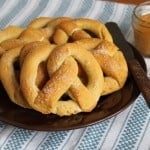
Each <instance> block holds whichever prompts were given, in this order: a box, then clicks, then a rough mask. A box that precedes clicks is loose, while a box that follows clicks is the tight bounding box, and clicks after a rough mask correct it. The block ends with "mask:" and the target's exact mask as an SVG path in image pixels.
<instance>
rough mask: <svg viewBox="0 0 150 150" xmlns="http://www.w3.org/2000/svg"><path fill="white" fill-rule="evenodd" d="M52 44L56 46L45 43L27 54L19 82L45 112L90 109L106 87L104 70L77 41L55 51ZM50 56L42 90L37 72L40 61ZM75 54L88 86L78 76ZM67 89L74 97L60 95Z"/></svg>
mask: <svg viewBox="0 0 150 150" xmlns="http://www.w3.org/2000/svg"><path fill="white" fill-rule="evenodd" d="M53 48H54V46H45V47H43V49H42V51H41V50H40V49H38V48H37V49H36V50H34V51H33V53H30V54H28V55H27V57H25V60H24V63H23V65H22V70H21V77H20V83H21V89H22V91H23V93H24V96H25V97H26V99H27V101H28V103H29V104H30V106H31V107H32V108H34V109H36V110H37V111H40V112H42V113H44V114H47V113H51V112H52V113H55V114H58V115H60V116H63V115H71V114H76V113H78V112H81V111H86V112H87V111H91V110H92V109H93V108H94V107H95V106H96V104H97V102H98V100H99V97H100V95H101V92H102V87H103V74H102V71H101V69H100V67H99V65H98V63H97V62H96V60H95V59H94V57H93V56H92V55H91V54H90V53H89V52H88V51H87V50H85V49H83V48H80V47H79V46H78V45H77V44H66V45H63V46H60V47H58V48H56V49H54V50H53V51H52V49H53ZM79 50H81V51H80V52H79ZM51 51H52V53H51ZM50 53H51V54H50ZM49 54H50V56H49ZM48 56H49V59H48V65H47V67H48V72H49V75H50V80H48V81H47V83H46V84H45V86H44V87H43V88H42V90H40V89H38V88H37V86H36V85H35V78H36V72H37V68H38V65H39V63H40V62H41V61H45V60H46V59H47V58H48ZM73 58H75V59H76V60H78V61H79V63H80V64H81V65H82V66H83V68H84V69H85V71H86V73H87V76H88V83H87V85H86V86H87V87H86V86H85V85H84V84H83V83H82V82H81V81H80V79H79V78H78V77H77V73H78V65H77V63H76V61H75V59H73ZM93 66H94V67H93ZM93 72H94V73H93ZM26 77H28V78H26ZM68 89H69V90H68ZM66 92H67V93H68V94H69V96H70V98H71V100H68V101H61V100H60V98H61V96H62V95H63V94H64V93H66Z"/></svg>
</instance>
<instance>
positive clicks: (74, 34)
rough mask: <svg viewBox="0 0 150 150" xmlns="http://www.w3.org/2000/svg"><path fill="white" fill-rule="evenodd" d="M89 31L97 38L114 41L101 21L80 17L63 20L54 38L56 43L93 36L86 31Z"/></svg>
mask: <svg viewBox="0 0 150 150" xmlns="http://www.w3.org/2000/svg"><path fill="white" fill-rule="evenodd" d="M86 31H89V32H90V33H92V35H94V36H96V37H97V38H100V39H104V40H108V41H110V42H112V41H113V40H112V37H111V35H110V33H109V32H108V30H107V28H106V27H105V25H104V24H103V23H101V22H100V21H96V20H92V19H85V18H79V19H74V20H71V21H70V20H69V21H63V22H61V23H60V24H59V25H58V26H57V30H56V31H55V33H54V35H53V40H54V42H55V43H56V44H63V43H67V41H68V40H69V39H70V38H71V40H73V41H76V40H80V39H86V38H91V37H92V36H91V35H90V34H89V33H88V32H86Z"/></svg>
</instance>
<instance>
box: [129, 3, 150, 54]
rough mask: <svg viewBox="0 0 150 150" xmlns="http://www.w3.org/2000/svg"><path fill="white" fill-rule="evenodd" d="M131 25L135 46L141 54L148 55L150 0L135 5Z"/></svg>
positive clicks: (149, 48)
mask: <svg viewBox="0 0 150 150" xmlns="http://www.w3.org/2000/svg"><path fill="white" fill-rule="evenodd" d="M132 26H133V30H134V39H135V46H136V48H137V49H138V50H139V52H140V53H141V54H142V55H144V56H148V57H150V1H148V2H144V3H141V4H139V5H138V6H136V7H135V9H134V11H133V16H132Z"/></svg>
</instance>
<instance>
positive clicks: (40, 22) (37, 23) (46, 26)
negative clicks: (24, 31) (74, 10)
mask: <svg viewBox="0 0 150 150" xmlns="http://www.w3.org/2000/svg"><path fill="white" fill-rule="evenodd" d="M68 20H71V18H70V17H58V18H49V17H40V18H36V19H35V20H33V21H32V22H31V23H30V24H29V25H28V27H29V28H36V29H40V30H41V31H42V32H43V33H44V34H45V35H46V37H47V38H49V39H50V38H51V37H52V36H53V34H54V32H55V29H56V28H57V26H58V25H59V24H60V23H61V22H64V21H68Z"/></svg>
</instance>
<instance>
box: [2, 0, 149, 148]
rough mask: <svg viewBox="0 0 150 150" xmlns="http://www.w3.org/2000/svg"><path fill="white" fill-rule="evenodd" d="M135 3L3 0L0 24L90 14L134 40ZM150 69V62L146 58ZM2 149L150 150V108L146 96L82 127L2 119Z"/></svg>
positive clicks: (89, 0)
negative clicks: (38, 126)
mask: <svg viewBox="0 0 150 150" xmlns="http://www.w3.org/2000/svg"><path fill="white" fill-rule="evenodd" d="M133 8H134V6H133V5H123V4H118V3H111V2H102V1H93V0H11V1H10V0H0V20H1V21H0V28H4V27H6V26H8V25H9V24H14V25H19V26H23V27H25V26H26V25H27V24H28V23H29V22H30V21H31V20H32V19H33V18H35V17H39V16H51V17H58V16H71V17H88V18H95V19H98V20H101V21H103V22H106V21H115V22H117V23H118V24H119V26H120V27H121V30H122V32H123V33H124V35H125V36H126V38H127V39H128V40H129V41H130V42H133V37H132V28H131V14H132V11H133ZM146 62H147V66H148V70H150V62H149V60H148V59H147V60H146ZM0 149H1V150H22V149H27V150H34V149H36V150H60V149H61V150H74V149H75V150H137V149H138V150H150V110H149V109H148V107H147V106H146V103H145V101H144V98H143V97H142V95H139V97H138V98H137V100H136V101H135V102H134V103H133V104H132V105H131V106H130V107H128V108H127V109H126V110H125V111H123V112H122V113H120V114H118V115H117V116H114V117H112V118H110V119H108V120H105V121H103V122H101V123H98V124H95V125H93V126H89V127H86V128H82V129H77V130H70V131H59V132H37V131H31V130H24V129H20V128H16V127H14V126H11V125H8V124H5V123H3V122H0Z"/></svg>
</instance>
